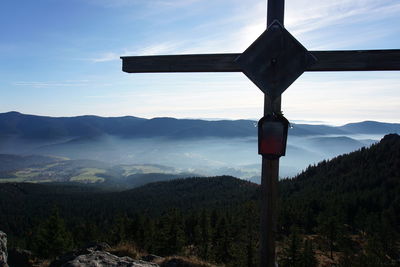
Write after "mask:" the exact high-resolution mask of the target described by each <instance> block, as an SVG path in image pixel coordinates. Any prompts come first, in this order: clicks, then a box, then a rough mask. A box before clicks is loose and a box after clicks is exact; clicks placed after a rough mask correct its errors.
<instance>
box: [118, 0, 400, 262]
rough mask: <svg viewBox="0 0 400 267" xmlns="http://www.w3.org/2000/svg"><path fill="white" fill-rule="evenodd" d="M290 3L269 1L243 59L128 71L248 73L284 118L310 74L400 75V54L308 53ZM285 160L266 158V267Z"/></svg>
mask: <svg viewBox="0 0 400 267" xmlns="http://www.w3.org/2000/svg"><path fill="white" fill-rule="evenodd" d="M284 2H285V1H284V0H268V9H267V30H266V31H265V32H264V33H263V34H262V35H261V36H260V37H259V38H258V39H257V40H256V41H255V42H254V43H253V44H252V45H251V46H250V47H249V48H248V49H246V51H244V52H243V53H241V54H202V55H167V56H133V57H132V56H129V57H121V59H122V63H123V65H122V70H123V71H125V72H128V73H144V72H243V73H244V74H245V75H246V76H247V77H248V78H249V79H250V80H252V81H253V82H254V83H255V84H256V85H257V86H258V87H259V88H260V89H261V90H262V91H263V92H264V96H265V97H264V115H268V114H272V113H280V112H281V94H282V93H283V91H285V90H286V89H287V88H288V87H289V86H290V85H291V84H292V83H293V82H294V81H295V80H296V79H297V78H298V77H299V76H300V75H301V74H302V73H303V72H304V71H388V70H400V49H396V50H353V51H307V50H306V49H305V48H304V47H303V46H302V45H301V44H300V43H299V42H298V41H297V40H296V39H295V38H294V37H293V36H292V35H291V34H290V33H289V32H288V31H287V30H286V29H285V28H284V26H283V25H284V23H283V22H284ZM278 174H279V159H272V160H271V159H267V158H266V157H264V156H263V159H262V169H261V176H262V179H261V195H262V197H261V229H260V230H261V237H260V254H261V255H260V256H261V258H260V265H261V266H262V267H264V266H267V267H273V266H275V264H276V263H275V257H276V255H275V233H276V216H277V212H276V199H277V184H278Z"/></svg>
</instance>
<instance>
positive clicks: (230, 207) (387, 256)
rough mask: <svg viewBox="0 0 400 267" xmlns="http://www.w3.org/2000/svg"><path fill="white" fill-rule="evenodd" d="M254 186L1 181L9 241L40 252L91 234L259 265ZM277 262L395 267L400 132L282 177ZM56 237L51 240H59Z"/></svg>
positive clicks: (207, 181)
mask: <svg viewBox="0 0 400 267" xmlns="http://www.w3.org/2000/svg"><path fill="white" fill-rule="evenodd" d="M258 201H259V187H258V185H256V184H253V183H250V182H246V181H243V180H239V179H235V178H233V177H227V176H223V177H213V178H189V179H180V180H174V181H169V182H159V183H153V184H148V185H145V186H142V187H139V188H135V189H132V190H129V191H124V192H108V191H100V190H98V189H96V188H93V187H82V186H75V185H62V184H48V185H44V184H40V185H39V184H18V183H12V184H10V183H8V184H7V183H5V184H0V214H1V217H0V229H1V230H3V231H5V232H6V233H8V235H9V237H10V242H9V243H10V246H14V247H15V246H19V247H23V248H28V249H31V250H33V251H34V252H36V253H38V255H39V256H41V257H45V258H51V257H55V256H56V255H58V254H60V253H61V252H62V251H65V250H69V249H71V248H73V247H79V246H81V245H83V244H85V243H87V242H90V241H106V242H109V243H111V244H118V243H121V242H128V243H131V244H136V245H137V246H138V247H140V248H141V249H143V250H146V251H148V252H149V253H154V254H158V255H162V256H165V255H172V254H180V255H195V256H197V257H200V258H202V259H204V260H207V261H209V262H212V263H215V264H226V265H227V266H256V265H257V259H258V254H257V250H258V230H259V229H258V227H259V215H258V209H259V207H258ZM279 208H280V215H279V222H278V225H279V227H278V256H279V262H280V266H308V267H312V266H317V264H319V265H320V266H333V265H335V266H360V267H361V266H399V258H400V253H399V241H400V238H399V234H400V226H399V221H400V218H399V214H400V136H398V135H396V134H393V135H387V136H385V138H384V139H383V140H382V141H381V142H380V143H377V144H375V145H372V146H371V147H370V148H366V149H365V148H364V149H361V150H359V151H356V152H353V153H350V154H348V155H343V156H339V157H337V158H334V159H333V160H331V161H323V162H321V163H319V164H317V165H316V166H310V167H309V168H307V170H305V171H304V172H303V173H301V174H299V175H298V176H296V177H294V178H292V179H287V180H283V181H281V182H280V202H279ZM57 236H58V239H57V240H62V242H58V243H54V241H53V240H54V239H55V237H57Z"/></svg>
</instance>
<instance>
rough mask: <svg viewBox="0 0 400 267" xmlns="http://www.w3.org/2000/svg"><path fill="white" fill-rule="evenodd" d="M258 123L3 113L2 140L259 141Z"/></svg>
mask: <svg viewBox="0 0 400 267" xmlns="http://www.w3.org/2000/svg"><path fill="white" fill-rule="evenodd" d="M255 123H256V122H255V121H252V120H219V121H206V120H197V119H175V118H166V117H164V118H153V119H144V118H138V117H132V116H125V117H99V116H88V115H86V116H78V117H45V116H35V115H26V114H22V113H19V112H15V111H13V112H7V113H0V137H1V136H9V135H11V136H18V137H20V138H24V139H43V140H52V139H61V138H79V137H84V138H92V137H97V136H102V135H113V136H119V137H124V138H152V137H166V138H175V139H185V138H199V137H223V138H225V137H228V138H235V137H256V134H257V130H256V127H255ZM292 126H293V128H292V129H290V135H293V136H310V135H346V134H380V133H381V134H385V133H390V132H393V133H396V132H397V133H399V132H400V124H399V123H383V122H373V121H365V122H360V123H350V124H346V125H344V126H340V127H334V126H327V125H307V124H293V125H292Z"/></svg>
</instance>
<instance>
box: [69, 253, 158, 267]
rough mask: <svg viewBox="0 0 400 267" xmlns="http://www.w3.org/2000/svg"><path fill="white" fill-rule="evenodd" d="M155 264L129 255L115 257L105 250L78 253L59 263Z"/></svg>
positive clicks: (88, 266) (84, 266) (94, 266)
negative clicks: (78, 254) (71, 258)
mask: <svg viewBox="0 0 400 267" xmlns="http://www.w3.org/2000/svg"><path fill="white" fill-rule="evenodd" d="M157 266H158V265H157V264H154V263H149V262H145V261H138V260H133V259H131V258H129V257H117V256H115V255H113V254H111V253H108V252H105V251H94V252H92V253H90V254H86V255H80V256H78V257H76V258H75V259H73V260H71V261H69V262H67V263H65V264H63V265H61V267H157Z"/></svg>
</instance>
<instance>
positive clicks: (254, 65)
mask: <svg viewBox="0 0 400 267" xmlns="http://www.w3.org/2000/svg"><path fill="white" fill-rule="evenodd" d="M316 61H317V60H316V58H315V57H314V56H313V55H312V54H311V53H310V52H308V51H307V49H306V48H305V47H304V46H303V45H302V44H301V43H299V42H298V41H297V40H296V39H295V38H294V37H293V36H292V35H291V34H290V33H289V32H288V31H287V30H286V29H285V28H284V27H283V26H282V25H281V24H280V23H279V21H277V20H275V21H274V22H273V23H272V24H271V25H270V26H269V27H268V29H267V30H265V32H263V33H262V34H261V35H260V37H258V39H257V40H256V41H255V42H254V43H253V44H251V45H250V46H249V48H247V49H246V51H244V52H243V53H242V54H241V55H240V56H239V57H237V58H236V62H237V63H238V64H239V66H240V67H241V69H242V71H243V73H244V74H245V75H246V76H247V77H248V78H249V79H250V80H251V81H252V82H253V83H254V84H255V85H257V86H258V87H259V88H260V89H261V91H263V92H264V93H265V94H268V95H269V97H270V98H271V100H275V99H276V98H277V97H279V96H280V95H281V94H282V93H283V92H284V91H285V90H286V89H287V88H288V87H289V86H290V85H291V84H292V83H293V82H294V81H295V80H296V79H297V78H298V77H300V75H301V74H303V72H304V71H305V70H307V68H308V67H309V66H310V65H312V64H314V63H315V62H316Z"/></svg>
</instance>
